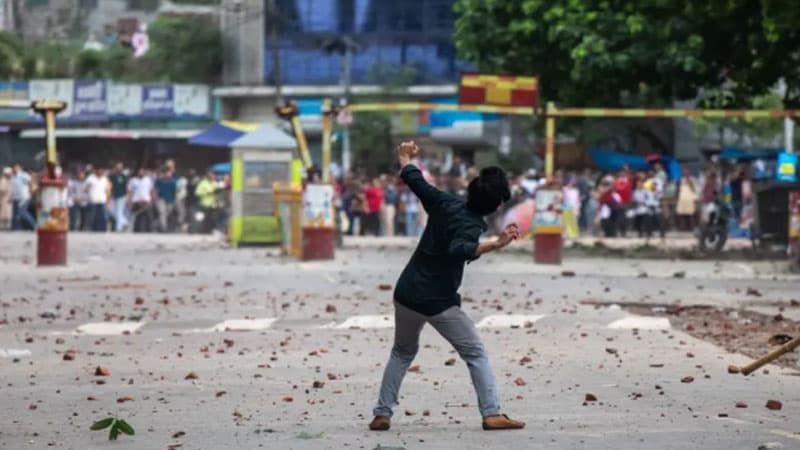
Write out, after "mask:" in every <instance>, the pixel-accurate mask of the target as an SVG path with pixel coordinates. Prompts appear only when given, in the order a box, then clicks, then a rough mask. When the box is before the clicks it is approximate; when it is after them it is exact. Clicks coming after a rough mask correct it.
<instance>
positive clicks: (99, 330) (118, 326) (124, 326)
mask: <svg viewBox="0 0 800 450" xmlns="http://www.w3.org/2000/svg"><path fill="white" fill-rule="evenodd" d="M143 326H144V322H93V323H85V324H83V325H81V326H79V327H78V328H77V329H76V330H75V334H86V335H90V336H106V335H118V334H123V333H125V332H128V333H134V332H135V331H136V330H138V329H139V328H142V327H143Z"/></svg>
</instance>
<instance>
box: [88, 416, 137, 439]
mask: <svg viewBox="0 0 800 450" xmlns="http://www.w3.org/2000/svg"><path fill="white" fill-rule="evenodd" d="M106 428H109V431H108V440H109V441H115V440H117V437H119V435H120V433H122V434H127V435H128V436H133V435H134V434H136V431H134V429H133V427H132V426H130V425H129V424H128V422H126V421H124V420H122V419H119V418H117V417H107V418H105V419H101V420H98V421H97V422H95V423H93V424H92V426H91V427H89V429H90V430H92V431H99V430H104V429H106Z"/></svg>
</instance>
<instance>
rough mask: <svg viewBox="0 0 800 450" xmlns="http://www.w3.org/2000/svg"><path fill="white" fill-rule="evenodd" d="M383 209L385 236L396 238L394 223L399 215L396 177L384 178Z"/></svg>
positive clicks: (382, 219) (382, 222) (382, 221)
mask: <svg viewBox="0 0 800 450" xmlns="http://www.w3.org/2000/svg"><path fill="white" fill-rule="evenodd" d="M382 181H383V207H382V209H381V229H382V230H383V235H384V236H390V237H391V236H394V222H395V216H396V215H397V187H395V182H394V177H384V179H383V180H382Z"/></svg>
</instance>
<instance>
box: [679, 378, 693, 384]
mask: <svg viewBox="0 0 800 450" xmlns="http://www.w3.org/2000/svg"><path fill="white" fill-rule="evenodd" d="M693 381H694V377H683V378H681V383H691V382H693Z"/></svg>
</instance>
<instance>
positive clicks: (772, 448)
mask: <svg viewBox="0 0 800 450" xmlns="http://www.w3.org/2000/svg"><path fill="white" fill-rule="evenodd" d="M779 448H783V444H781V443H780V442H765V443H763V444H761V445H759V446H758V450H778V449H779Z"/></svg>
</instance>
